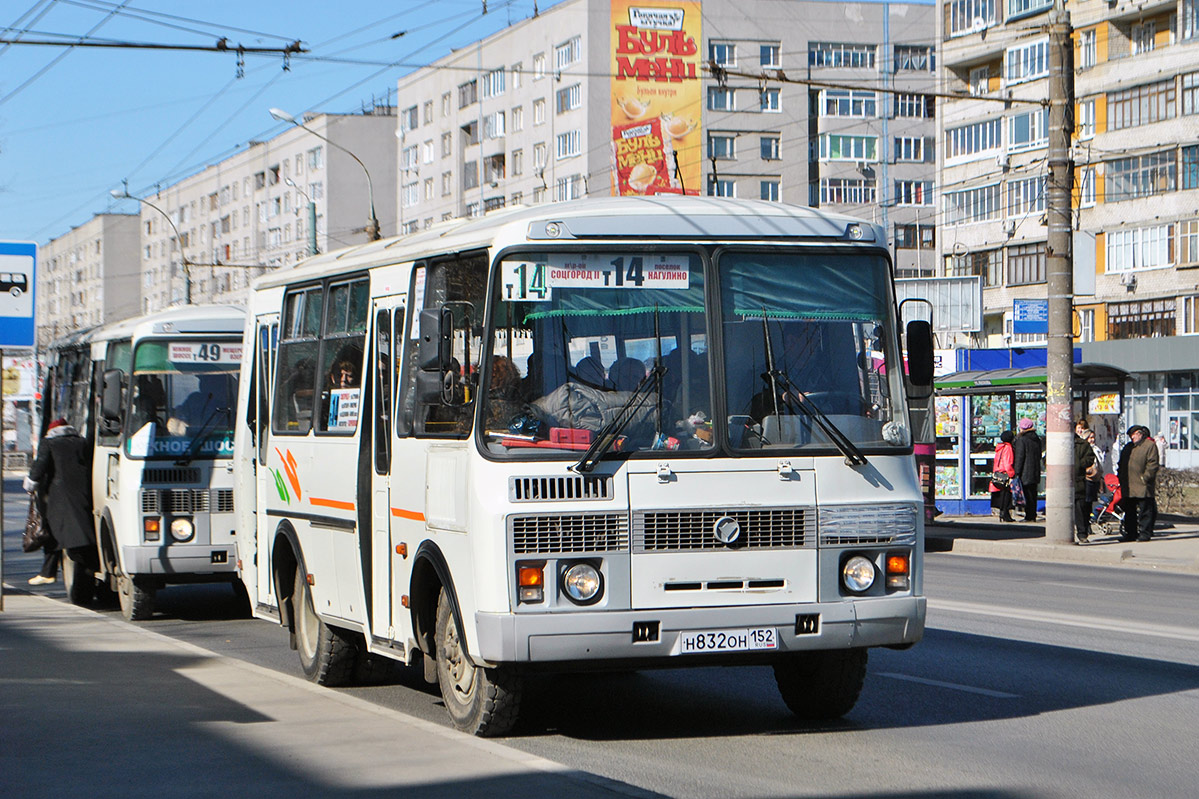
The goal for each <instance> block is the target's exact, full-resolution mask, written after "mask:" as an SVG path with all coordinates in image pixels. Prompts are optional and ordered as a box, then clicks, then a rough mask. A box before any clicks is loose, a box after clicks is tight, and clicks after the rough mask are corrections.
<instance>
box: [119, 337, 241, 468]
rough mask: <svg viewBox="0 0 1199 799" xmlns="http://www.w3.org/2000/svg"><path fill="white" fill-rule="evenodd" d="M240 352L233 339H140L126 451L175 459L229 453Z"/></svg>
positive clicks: (127, 424)
mask: <svg viewBox="0 0 1199 799" xmlns="http://www.w3.org/2000/svg"><path fill="white" fill-rule="evenodd" d="M241 353H242V345H241V343H240V342H233V341H199V340H188V341H161V340H154V341H143V342H140V343H139V344H138V345H137V348H136V350H135V351H134V356H133V382H132V387H131V391H130V408H129V413H128V414H127V415H126V423H125V453H126V454H127V455H129V456H130V457H134V458H151V459H167V458H169V459H172V460H177V461H183V460H186V461H190V460H192V459H196V458H199V459H205V460H207V459H212V458H230V457H232V456H233V413H234V407H235V403H236V398H237V378H238V368H239V367H240V364H241Z"/></svg>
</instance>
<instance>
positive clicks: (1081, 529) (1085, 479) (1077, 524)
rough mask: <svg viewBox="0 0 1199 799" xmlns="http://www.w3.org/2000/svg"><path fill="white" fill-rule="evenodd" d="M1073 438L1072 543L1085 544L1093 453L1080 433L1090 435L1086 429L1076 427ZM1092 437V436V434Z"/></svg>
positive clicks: (1089, 521) (1089, 505)
mask: <svg viewBox="0 0 1199 799" xmlns="http://www.w3.org/2000/svg"><path fill="white" fill-rule="evenodd" d="M1075 431H1076V432H1075V436H1074V542H1075V543H1076V544H1085V543H1087V541H1089V540H1090V538H1091V503H1090V502H1088V501H1087V496H1088V493H1087V491H1088V486H1089V485H1090V482H1091V476H1092V474H1093V473H1094V472H1095V452H1094V450H1092V449H1091V444H1090V442H1088V441H1087V439H1086V438H1085V436H1084V435H1081V434H1080V433H1090V432H1091V431H1090V430H1089V429H1088V428H1086V427H1076V428H1075ZM1092 435H1093V434H1092Z"/></svg>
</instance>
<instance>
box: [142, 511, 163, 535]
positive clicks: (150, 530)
mask: <svg viewBox="0 0 1199 799" xmlns="http://www.w3.org/2000/svg"><path fill="white" fill-rule="evenodd" d="M142 536H143V537H144V538H145V539H146V540H147V541H157V540H158V539H159V538H161V537H162V519H160V518H159V517H157V516H147V517H146V518H144V519H142Z"/></svg>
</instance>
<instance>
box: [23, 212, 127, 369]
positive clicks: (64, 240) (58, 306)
mask: <svg viewBox="0 0 1199 799" xmlns="http://www.w3.org/2000/svg"><path fill="white" fill-rule="evenodd" d="M138 222H139V220H138V217H137V215H136V214H114V213H105V214H97V215H95V216H93V217H92V218H91V219H89V220H88V221H87V222H85V223H83V224H82V225H80V226H78V227H75V228H72V229H71V230H70V231H69V232H67V233H65V234H63V235H62V236H59V237H58V238H56V239H51V240H50V241H48V242H47V243H46V244H44V245H42V246H41V247H40V248H39V250H38V267H37V300H36V301H37V307H36V309H35V313H36V317H35V318H36V319H37V346H38V349H44V348H45V347H46V346H47V345H49V344H50V342H52V341H54V340H55V339H58V338H60V337H62V336H66V335H68V334H70V333H74V332H76V331H78V330H84V329H87V328H89V327H95V326H96V325H99V324H103V323H105V322H112V321H116V320H118V319H124V318H126V317H129V316H135V315H136V314H137V313H138V307H139V298H140V293H139V290H138V286H139V282H140V281H139V277H140V276H139V273H138V268H139V262H140V259H139V243H138Z"/></svg>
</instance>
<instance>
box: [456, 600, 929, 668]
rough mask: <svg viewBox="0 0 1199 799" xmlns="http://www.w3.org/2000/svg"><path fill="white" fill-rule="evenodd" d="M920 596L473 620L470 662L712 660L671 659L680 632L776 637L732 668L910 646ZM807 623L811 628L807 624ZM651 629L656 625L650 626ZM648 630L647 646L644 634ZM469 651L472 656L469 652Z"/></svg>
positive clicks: (920, 626) (919, 620)
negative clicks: (784, 657)
mask: <svg viewBox="0 0 1199 799" xmlns="http://www.w3.org/2000/svg"><path fill="white" fill-rule="evenodd" d="M925 612H926V600H925V598H924V597H922V596H918V597H913V596H902V597H879V598H876V599H869V600H859V601H857V602H856V603H855V602H817V603H809V604H802V605H800V604H796V605H767V606H761V605H759V606H755V607H722V608H700V609H692V608H688V609H669V610H663V609H655V610H646V611H609V612H590V613H589V612H587V611H582V610H581V611H578V612H570V613H540V614H525V613H521V614H515V613H476V614H475V629H476V630H477V641H476V642H474V643H475V646H471V647H470V649H471V654H472V656H474V655H477V656H478V658H479V659H481V660H482V661H484V662H486V663H488V664H500V663H567V662H572V661H587V662H592V663H594V664H596V665H598V663H599V662H602V661H606V660H612V661H637V660H646V661H648V660H670V659H673V660H676V661H678V665H679V666H682V665H684V664H685V663H686V662H687V661H695V660H697V659H699V660H702V659H704V658H710V657H714V655H710V654H699V655H692V654H679V652H680V643H681V642H680V639H681V637H682V636H683V635H684V634H685V633H696V632H701V631H727V630H750V629H759V628H763V627H769V628H774V629H775V630H776V631H777V641H778V648H777V649H775V650H770V651H765V652H763V651H761V650H757V651H752V652H726V653H720V656H721V657H723V658H724V659H726V660H727V659H729V658H732V659H733V660H734V661H735V660H736V659H737V658H738V657H741V656H747V657H746V659H751V658H753V659H761V658H762V657H763V656H767V657H770V656H778V655H781V654H786V653H788V652H803V651H813V650H825V649H848V648H858V647H871V646H903V645H910V644H914V643H916V642H917V641H919V640H920V638H921V636H922V635H923V634H924V618H925ZM813 620H815V624H813ZM655 622H656V625H655V624H654V623H655ZM647 629H649V630H656V638H655V639H654V640H637V638H645V637H647V636H646V634H645V630H647ZM476 650H477V651H476Z"/></svg>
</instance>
